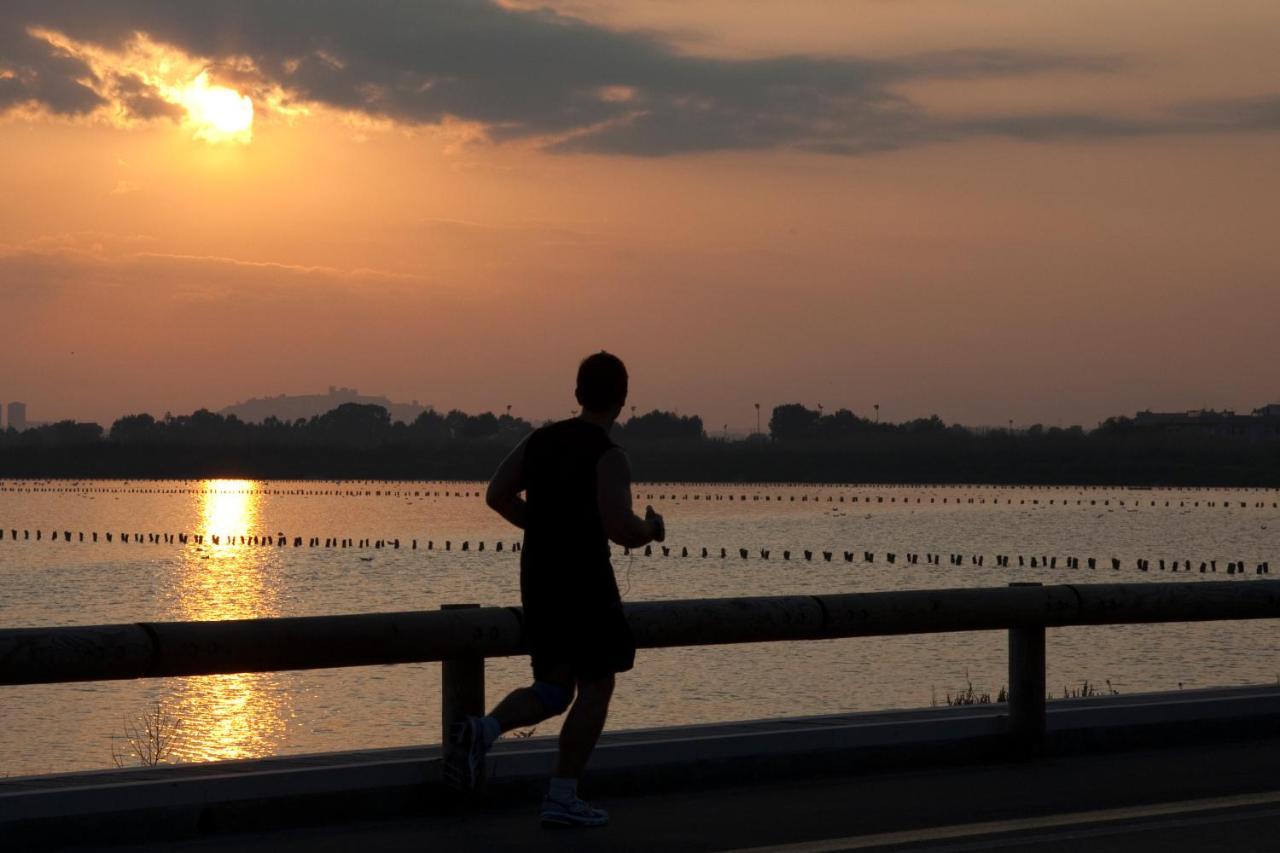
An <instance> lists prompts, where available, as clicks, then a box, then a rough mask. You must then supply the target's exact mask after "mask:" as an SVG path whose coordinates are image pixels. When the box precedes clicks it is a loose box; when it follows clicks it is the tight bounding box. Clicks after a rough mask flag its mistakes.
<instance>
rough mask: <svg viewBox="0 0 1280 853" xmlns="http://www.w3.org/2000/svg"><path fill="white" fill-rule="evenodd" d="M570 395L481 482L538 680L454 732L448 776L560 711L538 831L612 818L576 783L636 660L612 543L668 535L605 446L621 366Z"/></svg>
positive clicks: (622, 462) (469, 770) (467, 780)
mask: <svg viewBox="0 0 1280 853" xmlns="http://www.w3.org/2000/svg"><path fill="white" fill-rule="evenodd" d="M576 395H577V398H578V403H579V404H581V406H582V413H581V414H580V415H578V416H577V417H576V418H571V419H569V420H565V421H560V422H558V423H553V424H550V425H548V426H544V427H541V428H540V429H537V430H535V431H534V432H533V433H531V434H530V435H529V436H528V437H527V438H526V439H525V440H524V441H522V442H521V443H520V444H519V445H518V446H517V447H516V448H515V449H514V450H512V451H511V453H510V455H508V456H507V458H506V459H504V460H503V462H502V464H501V465H500V466H499V468H498V472H497V473H496V474H494V476H493V480H492V481H491V482H490V483H489V490H488V493H487V494H486V500H487V502H488V504H489V506H490V507H492V508H493V509H494V510H495V511H496V512H497V513H498V514H499V515H501V516H502V517H503V518H505V519H506V520H507V521H510V522H511V523H512V524H514V525H515V526H516V527H519V528H522V529H523V530H524V547H523V548H522V550H521V552H520V599H521V602H522V603H523V605H524V630H525V638H526V639H527V640H528V644H529V650H530V653H531V657H532V663H533V679H534V680H533V685H532V686H531V687H522V688H520V689H518V690H515V691H512V693H511V694H510V695H509V696H507V698H505V699H503V700H502V701H501V702H499V703H498V706H497V707H496V708H494V709H493V712H492V713H490V714H488V715H487V716H484V717H470V718H468V719H467V720H466V721H465V722H463V723H461V724H460V725H459V726H458V728H457V730H456V731H455V732H452V733H451V736H452V738H453V740H454V743H455V745H456V746H457V753H458V754H459V756H460V758H459V760H458V762H457V766H456V767H454V768H453V769H452V773H453V774H454V776H455V777H456V778H457V780H458V781H459V782H460V783H461V784H462V785H463V786H465V787H471V786H473V785H475V782H476V779H477V777H478V775H479V771H480V768H481V765H482V762H483V761H484V755H485V753H486V752H487V751H488V749H489V747H490V746H492V745H493V742H494V741H495V740H497V739H498V736H499V735H501V734H502V733H503V732H506V731H510V730H511V729H515V728H520V727H523V726H531V725H534V724H536V723H540V722H542V721H543V720H547V719H550V718H551V717H554V716H557V715H559V714H562V713H564V712H565V711H566V710H567V711H568V712H569V714H568V716H567V717H565V721H564V725H563V726H562V727H561V729H560V756H559V762H558V765H557V767H556V771H555V775H554V776H553V777H552V778H551V784H550V786H549V788H548V791H547V795H546V797H545V798H544V799H543V801H542V822H543V823H544V824H548V825H562V826H601V825H603V824H605V823H608V821H609V814H608V812H606V811H604V810H603V809H597V808H592V807H591V806H590V805H589V804H588V803H586V802H585V801H584V800H582V799H581V798H580V797H579V796H578V778H579V777H580V776H581V775H582V771H583V769H584V768H585V767H586V765H587V760H588V759H589V758H590V757H591V752H592V750H593V749H594V748H595V745H596V741H597V740H598V739H599V737H600V732H601V731H602V730H603V729H604V722H605V718H606V716H607V715H608V713H609V700H610V698H611V697H612V695H613V686H614V676H615V675H616V674H617V673H619V672H626V671H627V670H629V669H631V667H632V666H633V664H634V663H635V652H636V649H635V642H634V641H633V640H632V638H631V629H630V628H629V627H628V626H627V621H626V618H625V617H624V615H623V612H622V600H621V597H620V596H619V595H618V583H617V580H616V579H615V578H614V575H613V566H612V565H611V564H610V562H609V540H612V541H614V542H616V543H617V544H619V545H625V546H627V547H630V548H637V547H640V546H643V545H646V544H648V543H649V542H653V541H658V542H661V541H663V540H664V539H665V538H666V529H665V525H664V523H663V520H662V516H660V515H658V514H657V513H656V512H654V511H653V507H648V508H647V510H646V512H645V517H644V518H640V517H638V516H637V515H636V514H635V513H634V512H633V511H632V509H631V468H630V465H629V464H628V462H627V457H626V454H625V453H623V451H622V448H620V447H618V446H617V445H616V444H614V443H613V442H612V441H611V440H610V438H609V432H610V430H611V429H612V428H613V424H614V422H615V421H616V420H617V418H618V414H619V413H620V412H621V411H622V407H623V404H625V403H626V400H627V369H626V367H625V366H624V365H623V364H622V361H621V360H620V359H619V358H618V357H617V356H614V355H610V354H609V353H607V352H598V353H596V354H595V355H591V356H588V357H587V358H586V359H584V360H583V362H582V364H581V365H579V367H578V387H577V391H576ZM521 492H524V495H525V496H524V497H523V498H522V497H521V496H520V493H521ZM575 693H576V695H577V698H576V699H575V698H574V696H575Z"/></svg>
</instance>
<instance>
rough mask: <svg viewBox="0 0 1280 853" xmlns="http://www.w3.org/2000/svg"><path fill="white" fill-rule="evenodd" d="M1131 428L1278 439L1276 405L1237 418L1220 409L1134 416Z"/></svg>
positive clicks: (1279, 425) (1279, 406) (1278, 410)
mask: <svg viewBox="0 0 1280 853" xmlns="http://www.w3.org/2000/svg"><path fill="white" fill-rule="evenodd" d="M1133 425H1134V426H1135V427H1137V428H1139V429H1147V430H1152V431H1160V432H1189V433H1200V434H1206V435H1235V436H1247V437H1249V438H1280V404H1272V405H1269V406H1263V407H1262V408H1260V409H1254V410H1253V413H1252V414H1248V415H1238V414H1236V413H1235V412H1233V411H1231V410H1229V409H1224V410H1222V411H1220V412H1219V411H1215V410H1213V409H1192V410H1190V411H1186V412H1151V411H1144V412H1138V413H1137V415H1135V416H1134V419H1133Z"/></svg>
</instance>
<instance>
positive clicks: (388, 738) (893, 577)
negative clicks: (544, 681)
mask: <svg viewBox="0 0 1280 853" xmlns="http://www.w3.org/2000/svg"><path fill="white" fill-rule="evenodd" d="M482 490H483V484H479V483H378V484H368V483H321V482H306V483H288V482H249V481H227V480H216V481H190V482H178V481H155V482H131V483H121V482H81V483H75V484H72V483H68V482H65V481H61V482H35V481H2V482H0V527H3V528H4V536H3V539H0V626H2V627H18V626H38V625H78V624H97V623H108V622H134V621H145V620H191V619H234V618H244V617H254V616H284V615H289V616H303V615H319V614H328V613H356V612H377V611H391V610H417V609H423V610H428V609H435V608H437V607H439V606H440V605H442V604H446V603H451V602H475V603H480V604H486V605H505V604H513V603H517V602H518V599H519V587H518V579H517V556H516V555H513V554H511V553H510V545H511V543H512V542H514V541H516V540H517V539H518V535H517V531H515V530H513V529H511V528H510V527H508V526H507V525H506V524H505V523H504V522H503V521H502V520H501V519H500V518H498V517H497V516H496V515H494V514H493V513H491V512H489V511H488V510H487V509H486V508H485V506H484V503H483V500H482V499H481V498H480V496H479V495H480V493H481V491H482ZM637 497H638V499H639V502H640V506H641V507H643V505H644V504H645V503H652V504H654V506H655V507H656V508H657V509H658V510H659V511H660V512H662V513H663V514H664V515H665V516H666V518H667V525H668V530H669V535H668V540H669V541H668V545H669V546H670V547H671V550H672V554H671V556H665V557H664V556H663V555H662V554H661V552H660V551H655V553H654V554H653V555H652V556H648V557H646V556H643V555H640V554H636V555H632V556H624V555H622V553H621V549H615V556H614V567H615V570H616V572H617V575H618V581H619V585H620V587H621V588H622V591H623V596H624V598H625V599H627V600H631V601H638V600H654V599H673V598H694V597H720V596H738V595H779V594H791V593H837V592H859V591H871V590H891V589H916V588H927V587H960V586H1001V585H1004V584H1007V583H1009V582H1011V581H1017V580H1038V581H1042V582H1046V583H1053V582H1068V581H1070V582H1091V581H1097V582H1102V581H1115V580H1124V581H1151V582H1158V581H1160V580H1162V579H1168V577H1167V575H1164V574H1161V573H1160V572H1158V571H1153V572H1151V573H1149V574H1143V573H1140V572H1138V571H1136V570H1135V568H1134V567H1133V563H1134V560H1136V559H1137V558H1147V559H1150V560H1152V561H1153V563H1154V562H1155V561H1158V560H1159V559H1166V560H1170V561H1171V560H1175V559H1176V560H1179V561H1181V560H1192V561H1193V562H1194V564H1195V565H1196V566H1197V567H1198V566H1199V564H1200V562H1201V561H1208V560H1217V561H1218V565H1219V570H1218V574H1216V575H1210V576H1209V577H1211V578H1214V579H1225V577H1226V576H1225V574H1224V573H1225V568H1226V564H1227V562H1228V561H1236V560H1243V561H1245V562H1246V563H1247V564H1248V566H1249V574H1248V575H1245V576H1243V577H1242V578H1241V579H1240V580H1239V582H1240V583H1248V582H1250V580H1252V579H1253V578H1254V577H1255V576H1254V575H1253V566H1254V565H1256V564H1257V563H1258V562H1262V561H1264V560H1269V561H1271V563H1272V564H1273V565H1280V559H1277V558H1280V546H1278V540H1277V533H1278V532H1280V510H1277V509H1276V504H1277V502H1280V495H1277V493H1276V492H1275V491H1261V490H1258V491H1222V490H1201V491H1182V490H1154V491H1152V490H1126V489H1080V488H1059V489H1002V488H993V487H980V486H971V487H964V486H960V487H938V488H914V487H913V488H905V487H891V486H875V485H848V486H804V487H781V486H740V485H735V486H728V485H721V486H696V487H695V486H686V485H666V484H663V485H659V484H652V485H650V484H643V485H640V486H638V487H637ZM855 499H856V502H855ZM15 530H16V531H17V532H18V537H19V538H18V539H17V541H15V540H14V537H13V531H15ZM37 530H40V531H41V539H40V540H39V541H37V540H36V538H35V537H36V531H37ZM23 531H28V535H29V537H30V538H28V539H23V538H22V536H23ZM54 531H57V532H58V539H57V541H52V542H51V541H50V537H51V533H52V532H54ZM64 531H70V532H71V537H72V541H70V542H66V541H64V538H63V533H64ZM82 532H83V533H84V538H85V541H84V542H81V541H79V534H80V533H82ZM93 532H97V533H98V534H99V540H100V541H99V542H97V543H94V542H92V541H91V540H92V533H93ZM106 532H111V533H112V534H113V539H114V541H113V542H112V543H110V544H108V543H106V542H105V535H104V534H105V533H106ZM122 532H127V533H129V534H130V537H129V539H130V540H131V541H129V542H128V543H121V542H120V541H119V539H120V534H121V533H122ZM180 532H181V533H190V534H197V533H198V534H203V535H205V536H206V537H211V536H213V535H217V536H218V537H219V544H217V545H214V544H212V542H209V541H206V543H205V544H204V545H196V544H187V545H180V544H150V543H148V542H146V541H145V540H146V539H147V534H149V533H161V534H163V533H174V534H176V533H180ZM135 533H140V534H142V538H143V540H144V541H143V542H141V543H136V542H133V541H132V539H133V535H132V534H135ZM278 534H284V535H285V536H287V537H288V540H289V546H288V547H284V548H274V547H271V548H264V547H253V546H250V545H243V546H242V545H240V544H238V543H239V537H241V536H254V535H258V536H268V535H271V536H275V535H278ZM232 536H234V537H236V539H235V543H236V544H229V543H228V540H229V537H232ZM298 536H301V537H303V539H304V543H305V541H306V540H308V539H310V538H311V537H319V538H320V539H321V540H323V539H325V538H331V537H332V538H353V539H386V540H393V539H399V540H400V542H401V547H400V549H398V550H396V549H393V548H390V547H387V548H382V549H373V548H352V549H346V550H332V549H329V550H326V549H324V548H309V547H301V548H295V547H293V540H294V538H295V537H298ZM414 539H416V540H418V548H417V549H416V550H414V549H412V548H411V543H412V541H413V540H414ZM428 540H430V541H431V542H432V543H433V545H434V548H432V549H431V550H428V549H427V542H428ZM445 540H449V541H450V543H451V546H452V547H451V550H449V551H444V550H443V543H444V541H445ZM464 541H466V542H467V543H468V544H469V549H468V550H467V551H465V552H464V551H461V550H460V548H461V543H462V542H464ZM480 542H484V543H485V550H484V551H479V550H477V548H478V543H480ZM498 542H502V543H503V544H504V549H503V551H501V552H498V551H497V550H496V549H495V545H496V543H498ZM704 547H706V548H708V549H709V552H710V556H709V557H708V558H702V557H700V556H698V555H700V554H701V551H702V548H704ZM722 547H723V548H727V549H728V553H729V557H728V558H727V559H721V558H720V556H719V555H720V549H721V548H722ZM682 548H688V551H689V554H690V556H689V557H685V558H682V557H680V556H678V555H679V554H680V552H681V549H682ZM739 548H747V549H749V550H750V552H751V555H750V558H749V559H747V560H742V559H740V558H739V557H738V549H739ZM760 549H769V550H770V551H771V558H770V559H769V560H767V561H765V560H762V559H761V558H760V555H759V551H760ZM785 549H790V550H791V551H792V558H791V560H790V561H789V562H783V561H782V560H781V559H780V558H781V553H782V551H783V550H785ZM805 549H809V550H812V551H813V552H815V553H814V559H813V561H812V562H807V561H805V560H804V558H803V553H802V552H803V551H804V550H805ZM824 550H825V551H832V552H834V558H833V560H832V561H831V562H826V561H824V560H823V558H822V554H821V552H822V551H824ZM844 551H854V552H855V553H856V557H855V561H854V562H853V563H846V562H844V560H843V557H842V552H844ZM864 551H873V552H876V554H877V559H876V561H875V562H874V563H870V564H868V563H865V562H864V561H863V560H862V553H863V552H864ZM885 552H894V553H896V554H898V555H899V562H898V564H897V565H893V566H891V565H888V564H887V563H886V561H885V558H884V554H885ZM907 552H919V553H940V554H944V555H945V554H950V553H962V554H966V555H977V554H981V555H984V556H985V558H986V560H985V562H986V565H985V566H983V567H978V566H973V565H965V566H963V567H955V566H951V565H947V560H946V558H945V557H944V558H943V560H942V563H943V565H940V566H930V565H925V564H923V562H922V563H921V564H919V565H911V566H908V565H903V564H902V556H901V555H903V554H905V553H907ZM996 554H1010V555H1015V556H1016V555H1025V556H1026V557H1027V560H1028V563H1029V561H1030V558H1031V556H1033V555H1035V556H1037V557H1040V556H1045V555H1048V556H1056V557H1058V558H1059V564H1060V565H1061V563H1062V562H1063V560H1062V558H1063V557H1066V556H1077V557H1080V558H1082V559H1083V558H1086V557H1090V556H1093V557H1098V558H1100V560H1102V559H1106V560H1107V561H1108V565H1109V560H1110V558H1111V557H1118V558H1120V559H1121V560H1123V561H1124V568H1123V569H1122V570H1121V571H1118V572H1116V571H1112V570H1111V569H1110V568H1106V569H1102V568H1100V569H1098V570H1096V571H1092V572H1091V571H1090V570H1088V569H1078V570H1068V569H1064V568H1058V569H1056V570H1049V569H1044V568H1037V569H1032V568H1030V567H1029V566H1027V567H1022V568H1019V567H1017V566H1016V565H1015V566H1014V567H1011V568H997V567H995V566H994V565H992V564H993V563H994V562H995V560H994V556H995V555H996ZM1014 562H1015V563H1016V559H1015V561H1014ZM1177 577H1178V579H1182V580H1200V579H1202V577H1203V576H1201V575H1200V574H1199V573H1198V572H1195V573H1192V574H1180V575H1178V576H1177ZM1277 627H1278V626H1277V623H1276V622H1275V621H1266V622H1253V623H1205V624H1200V625H1180V626H1179V625H1171V626H1160V625H1155V626H1132V627H1130V626H1116V627H1093V628H1070V629H1060V630H1055V631H1051V632H1050V637H1049V674H1048V678H1049V684H1050V685H1051V686H1052V687H1053V688H1054V689H1055V690H1058V691H1059V692H1060V691H1061V689H1062V687H1063V686H1067V685H1071V686H1078V685H1079V683H1080V682H1082V681H1084V680H1086V679H1087V680H1089V681H1090V682H1099V683H1101V682H1105V681H1107V680H1109V681H1110V682H1111V684H1112V685H1113V686H1114V688H1115V689H1117V690H1119V691H1121V692H1123V693H1128V692H1136V691H1142V690H1172V689H1177V688H1178V686H1179V685H1180V684H1181V685H1183V686H1185V687H1199V686H1209V685H1229V684H1248V683H1260V682H1268V683H1274V682H1276V681H1277V678H1278V677H1280V675H1278V673H1280V663H1277V662H1276V661H1275V658H1274V651H1273V650H1274V648H1275V647H1276V645H1277V641H1278V640H1280V632H1278V631H1277ZM1005 665H1006V660H1005V637H1004V635H1003V634H1001V633H999V632H986V633H970V634H951V635H937V636H918V637H895V638H872V639H854V640H835V641H828V642H821V643H801V644H758V645H746V646H734V647H724V648H714V647H712V648H697V649H670V650H657V651H642V652H640V653H639V655H638V657H637V665H636V669H635V670H634V671H633V672H632V673H628V674H627V675H626V676H624V677H622V678H621V679H620V681H619V687H618V691H617V695H616V701H615V706H614V707H615V710H614V713H613V716H612V718H611V720H610V726H611V727H615V728H627V727H637V726H649V725H662V724H672V723H690V722H706V721H715V720H732V719H746V718H754V717H766V716H784V715H805V714H814V713H827V712H836V711H846V710H860V709H874V708H893V707H914V706H923V705H928V704H930V702H931V701H939V702H941V701H943V700H944V697H945V695H946V694H947V693H948V692H950V693H955V692H956V691H958V690H960V689H963V688H964V687H965V686H966V685H967V684H968V683H969V682H970V681H971V682H972V684H973V685H974V687H975V688H976V689H978V690H989V691H991V692H995V691H996V690H998V689H999V688H1000V686H1001V685H1002V684H1003V683H1004V679H1005V673H1004V670H1005ZM487 678H488V691H489V695H490V698H491V700H492V699H494V698H497V697H498V696H500V695H501V694H502V693H503V692H505V691H506V690H508V689H510V688H511V687H514V686H516V685H518V684H521V683H524V682H525V681H526V680H527V678H528V670H527V663H526V662H525V660H524V659H511V660H495V661H490V662H489V665H488V668H487ZM0 690H2V691H3V699H2V700H0V701H2V707H3V709H4V715H3V719H4V725H3V726H0V775H3V774H8V775H10V776H17V775H25V774H30V773H42V772H56V771H69V770H81V769H91V768H98V767H105V766H110V765H111V763H112V748H113V739H115V741H114V742H115V744H116V747H117V751H118V750H119V746H120V741H119V738H120V736H121V735H123V734H124V732H125V729H126V727H127V726H128V725H129V723H130V722H132V721H136V720H137V719H138V718H139V715H140V714H142V713H143V712H144V711H145V710H146V709H147V708H149V707H152V706H153V704H154V703H156V702H159V703H160V705H161V707H162V708H164V709H165V713H166V714H167V715H168V716H169V718H170V719H172V720H175V721H178V728H177V731H176V735H175V744H176V745H175V748H174V751H173V754H172V760H177V761H212V760H218V759H228V758H244V757H252V756H261V755H274V754H286V753H301V752H316V751H322V750H342V749H358V748H363V747H381V746H397V745H405V744H415V743H425V742H433V741H437V740H438V739H439V702H440V700H439V667H438V665H434V664H422V665H401V666H393V667H366V668H357V669H343V670H318V671H310V672H284V673H264V674H246V675H226V676H210V677H201V678H175V679H157V680H150V681H137V682H101V683H87V684H75V685H50V686H38V687H6V688H0ZM555 730H556V726H555V724H554V723H552V724H549V725H547V726H546V731H545V732H544V731H541V730H540V731H539V733H540V734H542V733H552V732H554V731H555Z"/></svg>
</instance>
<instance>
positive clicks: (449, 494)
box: [0, 485, 1280, 509]
mask: <svg viewBox="0 0 1280 853" xmlns="http://www.w3.org/2000/svg"><path fill="white" fill-rule="evenodd" d="M881 488H882V487H881ZM904 488H919V487H904ZM992 488H993V490H998V491H1010V490H1012V488H1014V487H1005V486H1000V487H992ZM1025 488H1027V489H1028V490H1029V489H1030V488H1032V487H1025ZM1073 491H1076V492H1077V493H1080V494H1083V493H1085V492H1086V491H1109V490H1108V489H1107V488H1106V487H1092V488H1089V489H1085V488H1080V489H1073ZM1182 491H1190V492H1193V493H1195V494H1199V495H1203V494H1204V491H1203V490H1182ZM1256 491H1272V490H1268V489H1258V490H1256ZM3 492H15V493H24V494H26V493H33V492H74V493H86V494H92V493H107V494H114V493H128V494H246V495H248V494H253V495H275V496H316V497H388V498H390V497H404V498H473V499H474V498H480V497H483V495H484V493H483V492H481V491H470V490H465V491H457V490H454V491H450V490H448V489H446V490H443V491H441V490H434V491H433V490H423V489H415V490H412V491H410V490H407V489H402V490H391V489H252V488H246V489H217V488H209V489H195V488H159V489H143V488H139V489H133V488H127V487H113V486H86V487H64V486H2V485H0V493H3ZM634 499H635V500H637V501H654V500H657V501H702V502H715V501H722V502H729V503H747V502H751V503H830V504H835V503H851V504H885V503H887V504H921V505H923V504H925V503H926V502H927V503H930V504H939V503H941V504H977V505H984V504H988V503H989V504H991V505H993V506H999V505H1001V504H1003V505H1005V506H1014V505H1017V506H1028V505H1029V506H1063V507H1066V506H1088V507H1096V506H1104V507H1110V506H1112V505H1115V506H1121V507H1133V508H1137V507H1142V506H1148V507H1160V506H1163V507H1168V508H1200V507H1204V508H1209V509H1215V508H1222V509H1232V508H1238V509H1280V501H1275V500H1273V501H1269V502H1268V501H1265V500H1246V501H1242V500H1239V499H1234V500H1227V499H1221V500H1219V499H1214V500H1209V499H1208V498H1200V499H1196V500H1191V499H1182V500H1174V499H1165V500H1163V501H1158V500H1154V499H1150V498H1148V499H1146V500H1145V501H1144V500H1142V499H1140V498H1133V497H1130V498H1128V499H1124V498H1118V497H1111V498H1080V497H1077V498H1074V499H1073V498H1065V497H1064V498H1049V499H1047V500H1046V499H1044V498H1018V499H1017V500H1016V504H1015V499H1014V498H1011V497H1003V498H1002V497H1000V496H996V497H991V498H987V497H985V496H978V497H968V496H965V497H958V496H956V497H952V496H944V497H942V498H938V497H936V496H935V497H930V498H929V499H928V500H927V501H926V500H925V498H924V496H922V495H917V496H915V497H914V499H913V498H912V497H908V496H903V497H901V498H899V497H898V496H897V495H888V496H886V495H866V494H863V495H825V496H824V495H770V494H752V495H745V494H741V493H739V494H732V493H730V494H718V493H713V492H670V493H666V492H657V493H655V492H645V493H640V492H637V493H636V494H635V495H634Z"/></svg>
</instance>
